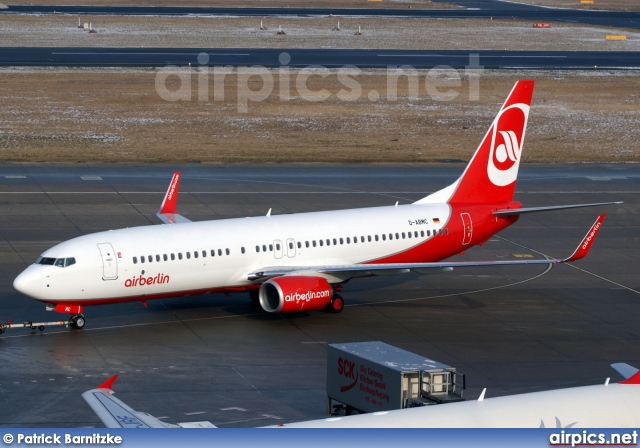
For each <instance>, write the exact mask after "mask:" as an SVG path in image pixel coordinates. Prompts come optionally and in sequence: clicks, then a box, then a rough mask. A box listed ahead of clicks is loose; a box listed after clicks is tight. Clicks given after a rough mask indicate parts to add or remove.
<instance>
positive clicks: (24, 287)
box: [13, 266, 42, 299]
mask: <svg viewBox="0 0 640 448" xmlns="http://www.w3.org/2000/svg"><path fill="white" fill-rule="evenodd" d="M38 268H39V266H29V267H28V268H27V269H25V270H24V271H22V274H20V275H18V276H17V277H16V279H15V280H14V281H13V287H14V288H16V289H17V290H18V291H20V292H21V293H22V294H24V295H27V296H29V297H33V298H34V299H38V298H40V291H41V289H42V274H41V273H40V269H38Z"/></svg>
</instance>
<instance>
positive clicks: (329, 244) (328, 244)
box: [327, 238, 331, 246]
mask: <svg viewBox="0 0 640 448" xmlns="http://www.w3.org/2000/svg"><path fill="white" fill-rule="evenodd" d="M327 246H331V240H330V239H328V238H327Z"/></svg>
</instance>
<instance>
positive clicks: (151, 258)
mask: <svg viewBox="0 0 640 448" xmlns="http://www.w3.org/2000/svg"><path fill="white" fill-rule="evenodd" d="M147 260H149V263H151V262H152V261H153V255H149V256H148V257H147Z"/></svg>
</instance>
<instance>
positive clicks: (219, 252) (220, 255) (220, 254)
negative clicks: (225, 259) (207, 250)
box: [218, 249, 222, 257]
mask: <svg viewBox="0 0 640 448" xmlns="http://www.w3.org/2000/svg"><path fill="white" fill-rule="evenodd" d="M218 256H219V257H222V249H218Z"/></svg>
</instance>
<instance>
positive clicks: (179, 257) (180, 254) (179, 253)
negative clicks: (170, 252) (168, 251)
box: [178, 252, 182, 260]
mask: <svg viewBox="0 0 640 448" xmlns="http://www.w3.org/2000/svg"><path fill="white" fill-rule="evenodd" d="M178 260H182V252H178Z"/></svg>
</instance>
